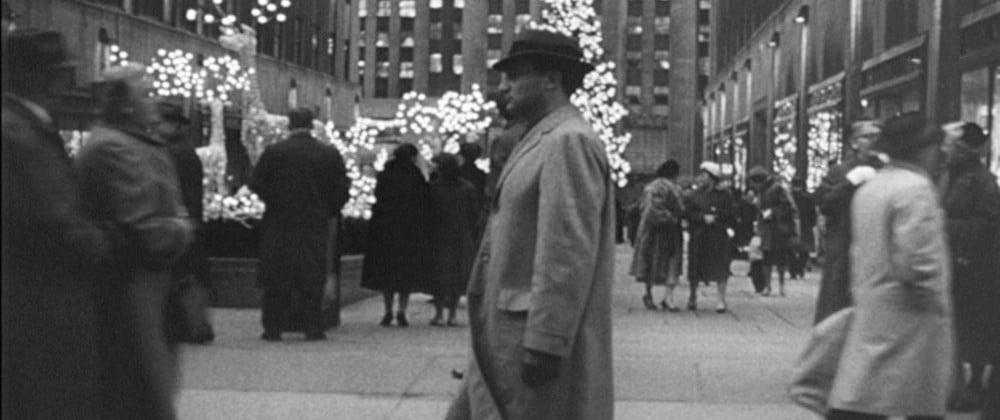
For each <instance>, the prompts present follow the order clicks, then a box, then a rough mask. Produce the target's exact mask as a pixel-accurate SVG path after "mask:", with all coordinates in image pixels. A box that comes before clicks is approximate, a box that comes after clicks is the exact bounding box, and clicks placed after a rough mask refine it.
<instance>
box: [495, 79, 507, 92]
mask: <svg viewBox="0 0 1000 420" xmlns="http://www.w3.org/2000/svg"><path fill="white" fill-rule="evenodd" d="M497 90H498V91H500V92H501V93H506V92H507V91H509V90H510V83H507V78H506V77H504V78H502V79H500V86H497Z"/></svg>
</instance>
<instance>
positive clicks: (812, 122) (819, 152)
mask: <svg viewBox="0 0 1000 420" xmlns="http://www.w3.org/2000/svg"><path fill="white" fill-rule="evenodd" d="M840 121H841V115H840V113H839V112H836V111H820V112H817V113H816V114H814V115H812V116H810V117H809V149H808V150H807V153H808V156H809V177H808V178H807V179H806V185H807V187H808V188H809V190H810V191H812V190H814V189H815V188H816V187H818V186H819V184H820V182H821V181H822V180H823V177H824V176H825V175H826V172H827V170H829V162H830V161H831V160H834V161H839V160H840V159H839V158H840V153H841V143H840V137H841V135H840Z"/></svg>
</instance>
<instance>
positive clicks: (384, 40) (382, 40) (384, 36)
mask: <svg viewBox="0 0 1000 420" xmlns="http://www.w3.org/2000/svg"><path fill="white" fill-rule="evenodd" d="M375 46H376V47H388V46H389V33H388V32H379V33H378V38H377V39H376V40H375Z"/></svg>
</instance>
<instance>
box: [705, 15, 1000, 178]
mask: <svg viewBox="0 0 1000 420" xmlns="http://www.w3.org/2000/svg"><path fill="white" fill-rule="evenodd" d="M749 3H750V2H745V1H742V0H713V8H712V10H713V13H714V15H715V19H713V24H714V25H716V29H715V31H714V33H716V34H718V35H717V36H716V37H715V39H714V40H713V45H712V48H711V49H712V54H713V60H714V62H715V63H716V65H715V66H714V69H713V71H712V76H711V79H710V81H709V84H708V89H707V90H706V92H705V94H704V95H703V97H702V99H703V106H702V115H703V118H704V119H705V121H706V124H705V127H704V129H703V135H704V139H705V141H704V143H703V145H702V148H701V150H702V153H704V154H705V155H706V156H707V157H710V158H711V159H714V160H717V161H720V162H723V163H729V164H732V165H733V167H734V170H735V172H736V175H737V177H736V178H737V183H738V184H741V183H742V181H743V177H744V175H745V172H746V168H747V167H750V166H753V165H764V166H766V167H770V168H771V169H773V170H774V171H775V172H777V173H779V174H781V175H782V176H784V177H785V178H786V179H790V178H791V177H793V176H796V175H803V176H804V177H805V178H806V179H807V181H808V185H809V186H810V187H815V186H816V185H817V184H818V182H819V180H820V179H821V178H822V176H823V175H824V174H825V173H826V170H827V168H828V166H829V165H830V164H831V163H836V162H838V161H839V160H840V159H841V157H842V154H843V151H844V139H845V138H846V135H847V134H848V133H847V131H846V130H847V128H848V127H849V126H850V122H851V121H855V120H859V119H866V118H876V119H883V118H887V117H890V116H893V115H896V114H898V113H901V112H907V111H921V112H924V113H925V114H926V115H927V116H928V117H929V118H931V119H932V120H934V121H937V122H939V123H943V122H947V121H953V120H958V119H962V120H966V121H974V122H977V123H979V124H980V125H981V126H983V128H984V129H985V130H987V131H988V132H989V134H990V138H991V147H992V148H991V153H990V156H989V158H988V159H989V162H990V165H991V167H992V168H993V170H994V172H1000V162H998V161H1000V89H998V87H1000V86H998V85H1000V1H997V0H822V1H820V0H786V1H780V0H768V1H763V2H753V5H752V7H751V5H750V4H749Z"/></svg>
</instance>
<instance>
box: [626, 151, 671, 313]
mask: <svg viewBox="0 0 1000 420" xmlns="http://www.w3.org/2000/svg"><path fill="white" fill-rule="evenodd" d="M679 173H680V165H679V164H678V163H677V161H676V160H673V159H670V160H668V161H666V162H664V163H663V164H662V165H660V167H659V168H658V169H657V170H656V179H654V180H653V181H652V182H650V183H649V184H647V185H646V187H645V188H643V192H642V194H643V196H642V202H641V204H640V207H641V209H642V210H641V214H642V216H641V219H640V221H639V229H638V233H637V234H636V240H635V250H634V253H633V256H632V267H631V270H630V271H629V273H630V274H631V275H633V276H635V278H636V280H637V281H639V282H640V283H643V284H645V286H646V294H645V295H643V296H642V303H643V305H644V306H645V307H646V309H650V310H656V309H657V307H656V304H654V303H653V286H654V285H656V286H666V292H665V293H664V295H663V300H662V301H660V307H661V308H662V309H663V310H664V311H670V312H677V310H678V309H677V307H676V306H675V305H674V287H676V286H677V282H678V278H679V277H680V271H681V255H682V254H683V251H684V230H683V228H682V227H681V220H682V219H683V217H684V197H683V194H682V193H681V190H680V187H678V186H677V184H675V183H674V180H676V179H677V175H678V174H679ZM616 213H617V212H616Z"/></svg>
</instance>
